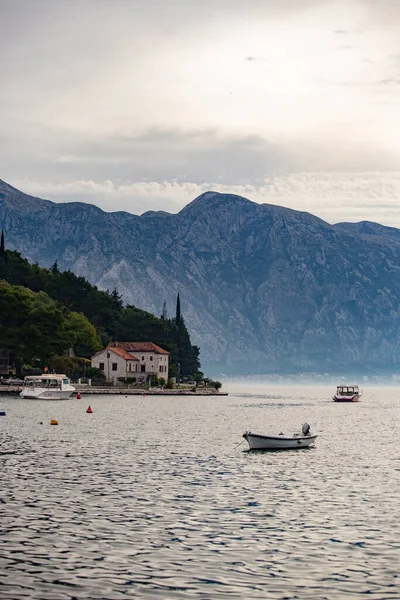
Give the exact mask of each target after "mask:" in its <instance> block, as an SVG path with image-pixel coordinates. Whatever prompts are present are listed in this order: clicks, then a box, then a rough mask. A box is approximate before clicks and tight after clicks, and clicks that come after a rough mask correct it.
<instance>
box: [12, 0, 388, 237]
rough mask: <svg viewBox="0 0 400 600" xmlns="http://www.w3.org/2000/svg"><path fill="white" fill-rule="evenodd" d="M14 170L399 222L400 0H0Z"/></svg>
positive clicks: (150, 193) (68, 183) (85, 191)
mask: <svg viewBox="0 0 400 600" xmlns="http://www.w3.org/2000/svg"><path fill="white" fill-rule="evenodd" d="M0 81H1V85H0V166H1V168H0V178H1V179H3V180H5V181H6V182H7V183H10V184H11V185H14V186H15V187H17V188H19V189H20V190H22V191H24V192H26V193H29V194H32V195H35V196H39V197H42V198H47V199H50V200H54V201H56V202H64V201H82V202H89V203H94V204H96V205H98V206H100V207H101V208H102V209H104V210H106V211H115V210H125V211H128V212H132V213H135V214H141V213H143V212H146V211H147V210H166V211H168V212H178V211H179V210H180V209H181V208H183V206H185V205H186V204H188V203H189V202H191V201H192V200H193V199H194V198H195V197H196V196H198V195H199V194H201V193H202V192H204V191H208V190H216V191H220V192H227V193H235V194H240V195H243V196H245V197H247V198H249V199H250V200H253V201H255V202H266V203H271V204H279V205H281V206H286V207H289V208H294V209H296V210H305V211H308V212H311V213H313V214H315V215H317V216H319V217H321V218H323V219H325V220H327V221H328V222H331V223H335V222H340V221H361V220H370V221H377V222H380V223H383V224H385V225H391V226H396V227H400V1H399V0H329V1H325V0H246V2H243V0H169V1H168V2H167V1H166V0H112V1H111V0H0Z"/></svg>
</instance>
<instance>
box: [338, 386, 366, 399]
mask: <svg viewBox="0 0 400 600" xmlns="http://www.w3.org/2000/svg"><path fill="white" fill-rule="evenodd" d="M361 396H362V392H361V390H360V388H359V387H358V385H338V386H337V388H336V394H335V395H334V396H333V401H334V402H358V401H359V399H360V398H361Z"/></svg>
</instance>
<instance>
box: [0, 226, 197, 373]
mask: <svg viewBox="0 0 400 600" xmlns="http://www.w3.org/2000/svg"><path fill="white" fill-rule="evenodd" d="M163 313H164V311H163ZM115 340H118V341H138V342H141V341H152V342H153V343H155V344H157V345H159V346H161V347H162V348H165V349H166V350H168V351H169V352H170V376H175V375H176V374H178V373H177V371H179V375H180V377H181V378H185V379H186V378H190V379H195V378H196V377H198V374H199V369H200V362H199V348H198V347H197V346H194V345H192V344H191V342H190V336H189V333H188V330H187V328H186V325H185V322H184V319H183V317H182V315H181V312H180V299H179V296H178V302H177V314H176V318H174V319H168V318H166V316H165V314H163V315H162V317H161V318H157V317H155V316H154V315H152V314H150V313H148V312H146V311H143V310H140V309H138V308H136V307H135V306H131V305H128V306H125V307H124V305H123V302H122V298H121V296H120V295H119V294H118V291H117V290H113V291H112V292H110V291H102V290H99V289H98V288H97V287H96V286H94V285H92V284H90V283H89V282H88V281H87V280H86V279H84V278H83V277H78V276H76V275H74V274H73V273H72V272H71V271H60V270H59V268H58V265H57V262H55V263H54V265H53V266H52V267H51V269H44V268H42V267H40V266H39V265H38V264H37V263H36V264H30V263H29V261H27V260H26V259H25V258H23V257H22V256H21V254H20V253H19V252H16V251H11V250H6V249H5V246H4V235H3V234H2V237H1V240H0V348H5V349H8V350H10V351H11V352H12V355H13V357H14V359H15V360H16V363H17V365H22V364H29V365H32V364H33V363H34V361H36V364H37V363H40V367H44V366H45V365H47V364H55V362H57V361H56V357H59V358H58V359H57V360H58V363H57V364H59V363H60V357H61V355H63V354H64V355H65V354H66V353H67V351H68V350H69V349H71V348H72V349H73V351H74V353H75V354H76V355H77V356H80V357H84V358H89V357H90V356H92V355H93V353H94V352H96V351H97V350H99V349H101V348H102V347H104V346H105V345H107V343H109V342H110V341H115ZM63 364H65V365H66V366H65V368H66V369H67V367H68V363H67V361H65V360H64V363H63ZM38 366H39V365H38Z"/></svg>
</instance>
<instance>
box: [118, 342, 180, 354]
mask: <svg viewBox="0 0 400 600" xmlns="http://www.w3.org/2000/svg"><path fill="white" fill-rule="evenodd" d="M107 348H110V349H115V348H118V349H121V348H122V349H123V350H125V351H126V352H155V353H156V354H169V352H167V350H164V349H163V348H160V346H157V344H153V342H111V344H108V346H107Z"/></svg>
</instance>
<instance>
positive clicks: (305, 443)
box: [243, 423, 318, 450]
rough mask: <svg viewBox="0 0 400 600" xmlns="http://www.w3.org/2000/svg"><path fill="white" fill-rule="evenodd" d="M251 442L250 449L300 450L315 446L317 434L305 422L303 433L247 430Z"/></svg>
mask: <svg viewBox="0 0 400 600" xmlns="http://www.w3.org/2000/svg"><path fill="white" fill-rule="evenodd" d="M243 437H244V439H245V440H247V443H248V444H249V447H250V450H298V449H299V448H308V447H309V446H313V445H314V443H315V440H316V438H317V437H318V436H317V435H313V434H312V433H311V432H310V426H309V425H308V423H305V424H304V425H303V427H302V430H301V433H294V434H293V435H284V434H283V433H280V434H279V435H261V434H258V433H252V432H251V431H246V433H244V434H243Z"/></svg>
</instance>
